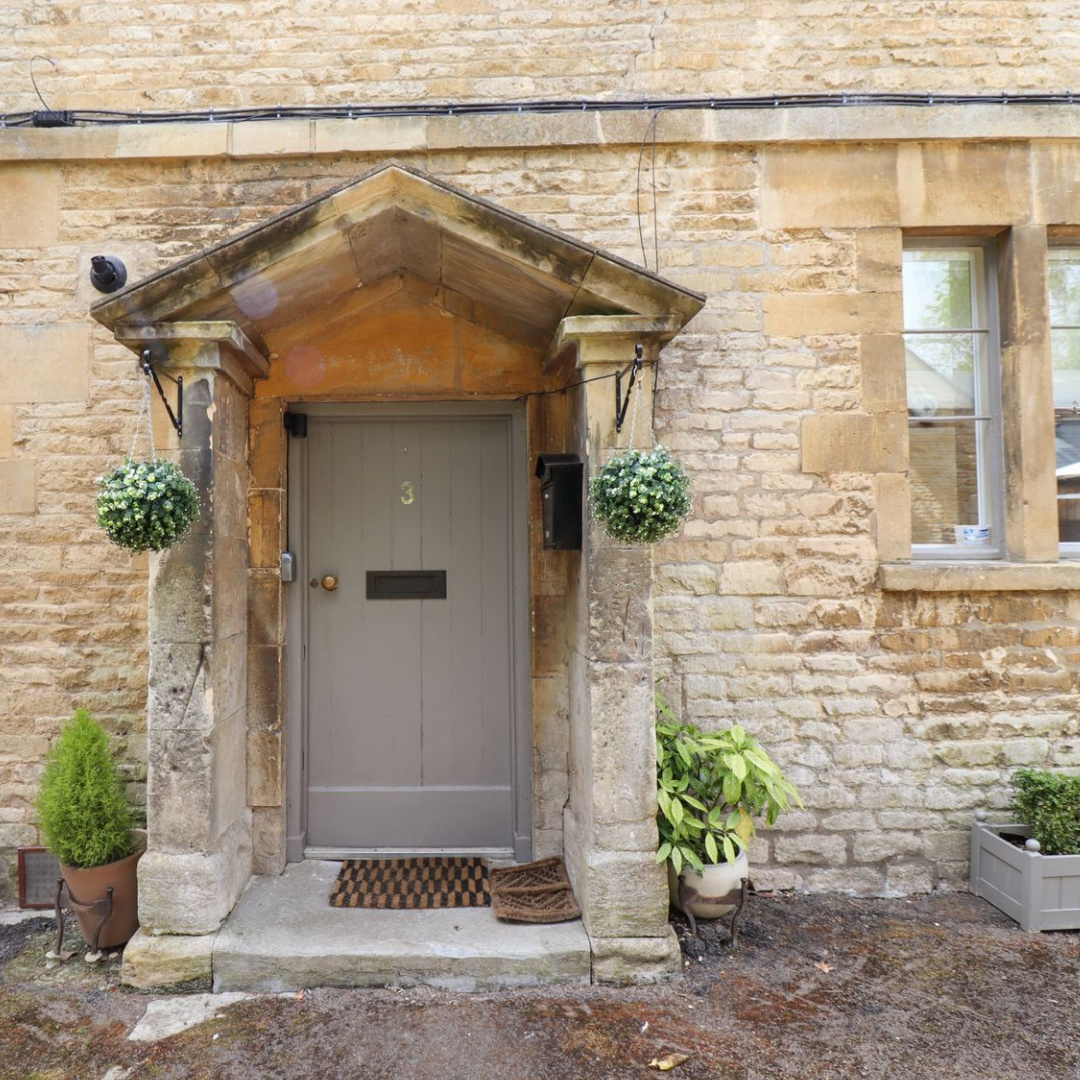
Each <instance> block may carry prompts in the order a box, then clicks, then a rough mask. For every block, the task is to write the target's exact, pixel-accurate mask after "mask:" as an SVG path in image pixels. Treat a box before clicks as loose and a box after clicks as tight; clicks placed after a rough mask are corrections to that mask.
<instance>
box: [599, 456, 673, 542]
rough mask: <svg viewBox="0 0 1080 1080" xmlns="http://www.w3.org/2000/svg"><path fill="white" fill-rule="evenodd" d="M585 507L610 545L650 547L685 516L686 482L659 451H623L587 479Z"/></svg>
mask: <svg viewBox="0 0 1080 1080" xmlns="http://www.w3.org/2000/svg"><path fill="white" fill-rule="evenodd" d="M589 505H590V506H591V507H592V511H593V514H595V515H596V518H597V520H599V521H600V522H601V523H602V524H603V526H604V531H605V532H606V533H607V534H608V536H610V537H611V538H612V539H613V540H625V541H627V542H629V543H633V544H653V543H655V542H656V541H657V540H662V539H663V538H664V537H665V536H670V535H671V534H672V533H674V532H677V531H678V528H679V526H680V525H681V524H682V522H683V520H684V519H685V518H686V516H687V514H689V513H690V478H689V477H688V476H687V475H686V473H685V471H684V470H683V467H682V466H681V465H680V464H679V463H678V462H677V461H676V460H675V459H674V458H673V457H672V456H671V455H670V454H669V453H668V451H667V450H665V449H664V447H662V446H657V447H654V448H653V449H652V450H626V451H624V452H623V453H621V454H618V455H617V456H616V457H613V458H612V459H611V460H610V461H608V462H607V463H606V464H605V465H603V466H602V467H601V469H600V471H599V472H598V473H597V474H596V476H594V477H593V478H592V481H591V482H590V484H589Z"/></svg>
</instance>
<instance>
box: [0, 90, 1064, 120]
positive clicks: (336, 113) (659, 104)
mask: <svg viewBox="0 0 1080 1080" xmlns="http://www.w3.org/2000/svg"><path fill="white" fill-rule="evenodd" d="M1077 104H1080V95H1074V94H1073V93H1072V91H1071V90H1070V91H1063V92H1061V93H1027V94H1010V93H1007V92H1005V91H1000V92H995V93H985V94H935V93H903V94H892V93H866V94H863V93H857V94H856V93H839V94H765V95H761V96H757V97H731V98H722V97H704V98H635V99H621V100H586V99H582V100H577V101H574V100H570V99H566V100H555V101H495V102H491V101H474V102H458V103H455V102H437V103H431V104H409V105H362V104H359V105H358V104H353V105H278V106H271V107H260V108H251V109H190V110H185V111H179V112H173V111H161V112H143V111H142V110H109V109H68V110H53V109H43V110H37V111H34V112H17V113H0V128H13V127H41V128H45V127H75V126H79V125H94V124H177V123H185V124H190V123H232V124H235V123H248V122H254V121H263V120H296V119H308V120H364V119H367V118H369V117H376V116H394V117H424V116H496V115H507V114H517V113H519V114H544V113H546V114H555V113H575V112H586V113H599V112H641V111H650V110H671V111H674V110H689V109H715V110H728V109H764V110H768V109H835V108H874V107H903V108H924V109H925V108H932V107H934V106H942V105H960V106H962V105H1077Z"/></svg>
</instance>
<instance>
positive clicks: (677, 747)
mask: <svg viewBox="0 0 1080 1080" xmlns="http://www.w3.org/2000/svg"><path fill="white" fill-rule="evenodd" d="M656 780H657V782H656V801H657V804H658V807H659V809H658V813H657V824H658V826H659V832H660V846H659V848H658V849H657V852H656V860H657V862H664V861H667V863H668V866H669V878H670V880H671V885H672V890H671V895H672V903H673V904H674V905H675V906H676V907H678V908H680V909H681V910H685V909H686V908H687V907H689V910H690V912H691V913H692V914H693V915H695V916H697V917H699V918H707V919H708V918H717V917H719V916H720V915H723V914H726V912H727V911H729V910H730V908H731V907H732V906H733V905H732V904H731V903H718V902H716V901H717V900H718V899H722V898H727V897H729V896H730V894H731V893H732V892H733V891H734V890H736V889H738V888H739V887H740V885H741V882H742V880H743V879H744V878H746V877H747V874H748V869H747V865H748V864H747V858H746V847H747V844H748V843H749V842H750V839H751V837H753V836H754V835H755V832H756V824H755V819H756V818H762V817H763V818H764V821H765V824H766V825H772V824H773V823H774V822H775V821H776V819H777V817H778V816H779V815H780V813H782V812H783V811H785V810H787V809H789V808H790V806H791V805H792V803H794V804H795V805H797V806H800V807H801V806H802V801H801V800H800V798H799V793H798V791H796V789H795V787H794V786H793V785H792V784H791V783H790V782H789V781H788V780H785V779H784V776H783V774H782V772H781V771H780V767H779V766H778V765H777V764H776V763H775V762H774V761H773V760H772V759H771V758H770V757H769V755H768V754H767V753H766V752H765V750H764V749H763V748H762V747H761V745H760V743H758V741H757V740H756V739H755V738H754V737H753V736H752V735H750V734H748V733H747V732H746V731H745V730H744V729H743V728H742V727H741V726H739V725H738V724H735V725H733V726H732V727H730V728H728V729H727V730H726V731H718V732H703V731H700V730H699V729H698V728H697V727H695V726H694V725H693V724H685V723H682V722H681V721H680V720H679V719H678V717H676V716H675V715H674V713H672V711H671V710H670V709H669V708H668V707H667V706H666V705H665V704H664V703H663V702H661V701H658V702H657V719H656ZM710 898H711V900H712V902H710Z"/></svg>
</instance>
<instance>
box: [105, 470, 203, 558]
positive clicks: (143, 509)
mask: <svg viewBox="0 0 1080 1080" xmlns="http://www.w3.org/2000/svg"><path fill="white" fill-rule="evenodd" d="M97 485H98V495H97V520H98V524H99V525H100V526H101V527H102V528H103V529H104V530H105V532H106V533H107V534H108V537H109V539H110V540H111V541H112V542H113V543H114V544H116V545H117V546H119V547H122V548H128V549H129V550H130V551H146V550H147V549H149V550H150V551H164V550H165V548H167V547H171V546H172V545H173V544H175V543H176V542H177V541H178V540H181V539H183V537H184V534H185V533H186V532H187V531H188V529H189V528H191V523H192V522H193V521H194V520H195V518H197V517H198V516H199V496H198V493H197V492H196V491H195V485H194V484H193V483H192V482H191V481H190V480H189V479H188V478H187V477H186V476H185V475H184V474H183V472H182V471H181V469H180V466H179V465H177V464H176V463H175V462H172V461H140V462H135V461H125V462H124V464H123V465H119V466H117V467H116V468H115V469H113V470H112V472H110V473H107V474H106V475H105V476H99V477H98V478H97Z"/></svg>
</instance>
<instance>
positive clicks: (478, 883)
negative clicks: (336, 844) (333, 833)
mask: <svg viewBox="0 0 1080 1080" xmlns="http://www.w3.org/2000/svg"><path fill="white" fill-rule="evenodd" d="M490 903H491V894H490V891H489V887H488V868H487V863H486V862H485V861H484V860H483V859H476V858H463V857H450V856H424V857H422V858H413V859H346V860H345V861H344V862H343V863H342V864H341V871H340V872H339V873H338V876H337V881H336V882H334V888H333V890H332V891H331V893H330V906H331V907H353V908H356V907H359V908H394V909H417V908H452V907H487V906H488V905H489V904H490Z"/></svg>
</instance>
